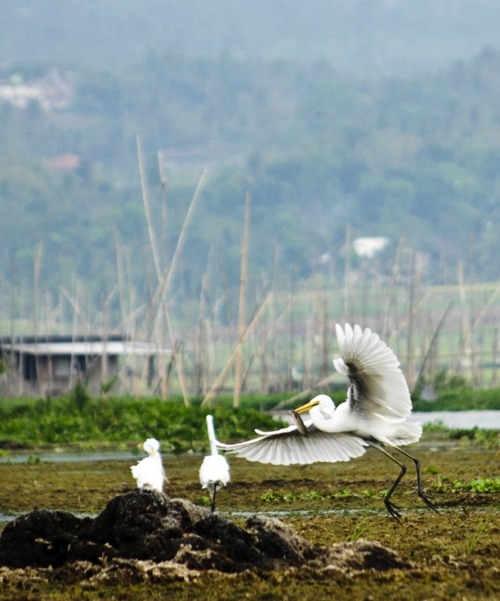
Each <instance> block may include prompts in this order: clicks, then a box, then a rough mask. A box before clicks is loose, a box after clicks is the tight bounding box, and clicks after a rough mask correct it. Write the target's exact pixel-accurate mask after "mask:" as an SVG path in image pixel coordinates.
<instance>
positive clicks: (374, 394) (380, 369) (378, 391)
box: [333, 324, 411, 421]
mask: <svg viewBox="0 0 500 601" xmlns="http://www.w3.org/2000/svg"><path fill="white" fill-rule="evenodd" d="M335 328H336V331H337V340H338V343H339V347H340V352H341V355H342V357H341V358H339V359H334V361H333V365H334V367H335V369H336V370H337V371H338V372H340V373H342V374H344V375H346V376H347V377H348V378H349V382H350V386H349V393H348V402H349V404H350V406H351V410H352V411H353V412H354V413H358V414H359V415H363V416H365V417H370V416H382V417H384V418H386V419H388V420H394V421H400V420H404V419H405V418H406V417H408V415H409V414H410V413H411V397H410V391H409V390H408V384H407V382H406V379H405V377H404V375H403V372H402V371H401V368H400V366H399V361H398V358H397V357H396V355H395V354H394V352H393V351H392V350H391V349H390V348H389V347H388V346H387V344H386V343H385V342H383V341H382V340H380V338H379V336H378V335H377V334H375V333H374V332H372V331H371V330H370V328H366V329H364V330H362V329H361V328H360V326H358V325H355V326H354V329H353V328H352V327H351V326H350V325H349V324H346V325H345V327H344V328H342V327H341V326H340V325H338V324H337V325H336V326H335Z"/></svg>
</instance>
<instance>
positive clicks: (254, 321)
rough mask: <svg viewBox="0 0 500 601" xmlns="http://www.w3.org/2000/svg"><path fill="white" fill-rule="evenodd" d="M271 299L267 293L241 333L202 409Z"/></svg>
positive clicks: (211, 396) (222, 379)
mask: <svg viewBox="0 0 500 601" xmlns="http://www.w3.org/2000/svg"><path fill="white" fill-rule="evenodd" d="M271 298H272V293H271V292H269V293H268V294H267V296H266V298H265V299H264V301H263V303H262V304H261V306H260V308H259V310H258V311H257V313H256V314H255V316H254V318H253V320H252V321H251V322H250V325H249V326H247V328H246V329H245V331H244V332H243V335H242V337H241V339H240V340H238V343H237V345H236V348H235V349H234V351H233V353H232V354H231V356H230V357H229V359H228V361H227V363H226V365H225V366H224V368H223V369H222V371H221V372H220V373H219V375H218V376H217V378H216V380H215V382H214V383H213V384H212V387H211V388H210V390H209V392H208V394H207V395H206V396H205V398H204V399H203V402H202V404H201V406H202V407H205V406H206V405H208V404H209V403H210V402H211V400H212V399H213V397H214V396H215V393H216V391H217V389H218V388H219V386H220V385H221V384H222V382H223V381H224V378H225V377H226V374H227V372H228V370H229V368H230V367H231V365H232V364H233V361H234V359H235V356H236V352H237V350H238V347H239V346H241V345H242V344H243V343H244V342H245V340H246V339H247V338H248V336H249V335H250V333H251V332H252V330H253V328H254V327H255V325H256V324H257V323H258V321H259V319H260V317H261V315H262V313H263V311H264V309H265V307H266V306H267V303H268V302H269V301H270V300H271Z"/></svg>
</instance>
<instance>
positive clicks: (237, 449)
mask: <svg viewBox="0 0 500 601" xmlns="http://www.w3.org/2000/svg"><path fill="white" fill-rule="evenodd" d="M306 428H307V435H306V436H304V435H303V434H301V433H300V432H299V430H298V428H297V426H296V425H292V426H288V427H287V428H281V429H280V430H275V431H274V432H261V431H259V430H257V433H258V434H259V436H258V437H257V438H253V439H252V440H246V441H244V442H238V443H235V444H225V443H223V442H219V441H217V446H218V448H219V449H222V450H224V451H229V452H231V453H235V454H236V455H237V456H238V457H244V458H245V459H248V460H249V461H259V462H260V463H272V464H273V465H292V464H296V463H299V464H306V463H316V462H318V461H324V462H329V463H335V462H337V461H349V459H351V458H353V457H359V456H361V455H363V453H364V452H365V450H366V446H367V445H368V443H366V442H365V441H364V440H363V439H362V438H359V437H358V436H354V435H353V434H348V433H333V434H332V433H328V432H322V431H321V430H318V429H317V428H315V427H314V426H313V425H312V424H309V425H307V426H306Z"/></svg>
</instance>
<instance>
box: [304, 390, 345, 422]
mask: <svg viewBox="0 0 500 601" xmlns="http://www.w3.org/2000/svg"><path fill="white" fill-rule="evenodd" d="M295 411H296V412H297V413H306V412H307V411H309V413H310V415H311V420H312V423H313V424H314V423H315V422H316V421H324V420H325V419H331V418H332V417H333V414H334V412H335V403H334V402H333V401H332V399H331V398H330V397H329V396H328V395H327V394H319V395H318V396H315V397H314V398H313V399H312V400H310V401H309V402H308V403H306V404H305V405H302V407H299V408H298V409H296V410H295Z"/></svg>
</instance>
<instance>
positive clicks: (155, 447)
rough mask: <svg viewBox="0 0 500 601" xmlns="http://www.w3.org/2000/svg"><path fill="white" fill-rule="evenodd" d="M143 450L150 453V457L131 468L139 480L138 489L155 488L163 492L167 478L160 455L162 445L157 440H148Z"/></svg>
mask: <svg viewBox="0 0 500 601" xmlns="http://www.w3.org/2000/svg"><path fill="white" fill-rule="evenodd" d="M143 448H144V450H145V451H146V453H148V457H145V458H144V459H142V460H141V461H139V462H138V463H137V465H132V466H131V468H130V469H131V471H132V475H133V476H134V478H135V479H136V480H137V488H154V489H155V490H158V491H159V492H163V482H164V481H165V479H166V477H165V471H164V469H163V463H162V460H161V455H160V453H159V451H160V443H159V442H158V441H157V440H156V438H148V439H147V440H146V442H145V443H144V444H143Z"/></svg>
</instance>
